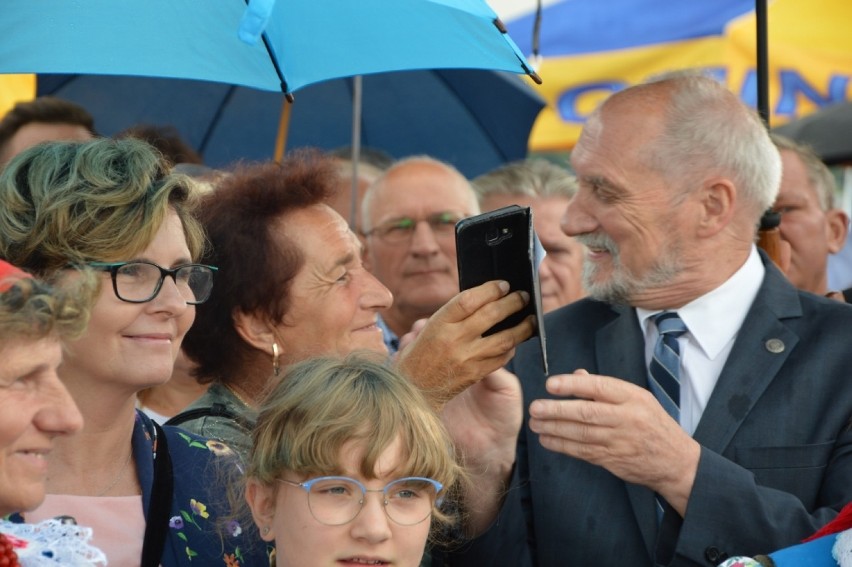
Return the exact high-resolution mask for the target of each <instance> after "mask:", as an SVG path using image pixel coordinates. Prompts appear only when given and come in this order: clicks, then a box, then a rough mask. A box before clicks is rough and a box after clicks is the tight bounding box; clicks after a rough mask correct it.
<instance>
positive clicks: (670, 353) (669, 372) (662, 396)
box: [648, 311, 687, 423]
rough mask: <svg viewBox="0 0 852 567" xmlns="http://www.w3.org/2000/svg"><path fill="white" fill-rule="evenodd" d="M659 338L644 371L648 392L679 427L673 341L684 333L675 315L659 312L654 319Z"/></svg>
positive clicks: (677, 352) (677, 359)
mask: <svg viewBox="0 0 852 567" xmlns="http://www.w3.org/2000/svg"><path fill="white" fill-rule="evenodd" d="M654 323H656V325H657V330H658V331H659V336H658V337H657V343H656V344H655V345H654V356H653V358H652V359H651V364H650V365H649V367H648V379H649V381H650V384H651V391H652V392H654V395H655V396H656V397H657V399H658V400H659V401H660V404H662V406H663V407H664V408H665V410H666V411H667V412H668V413H669V415H670V416H672V418H674V420H675V421H677V422H678V423H680V346H678V343H677V338H678V337H679V336H681V335H682V334H684V333H685V332H686V331H687V329H686V325H685V324H684V323H683V321H682V320H681V318H680V317H678V316H677V313H675V312H673V311H663V312H662V313H660V314H658V315H656V316H654Z"/></svg>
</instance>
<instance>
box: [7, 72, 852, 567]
mask: <svg viewBox="0 0 852 567" xmlns="http://www.w3.org/2000/svg"><path fill="white" fill-rule="evenodd" d="M365 157H371V158H374V159H371V160H370V161H369V162H366V161H365V162H364V163H359V164H353V163H352V162H351V160H349V159H348V154H346V153H345V152H340V153H337V154H335V153H326V152H321V151H319V150H300V151H293V152H291V153H289V154H288V155H287V156H285V157H284V158H283V159H282V160H281V161H280V163H275V162H264V163H243V164H238V165H235V166H234V167H232V168H226V169H223V170H221V171H212V170H210V169H209V168H205V167H204V166H203V156H200V155H198V154H197V153H195V152H194V151H193V150H192V149H191V148H188V147H186V146H185V145H184V144H182V142H181V140H180V138H179V135H177V134H176V133H175V132H174V131H173V130H170V129H168V128H160V127H152V126H147V125H140V126H139V127H137V128H133V129H129V130H128V131H126V132H122V133H121V134H120V135H117V136H114V137H112V138H105V137H100V136H98V134H97V131H96V129H95V124H94V121H93V120H92V119H91V116H89V115H88V113H87V112H86V111H85V109H82V108H79V107H77V106H76V105H73V104H71V103H69V102H67V101H62V100H58V99H50V98H43V99H36V100H34V101H31V102H27V103H21V104H19V105H18V106H17V107H16V108H15V109H13V110H12V111H11V112H10V113H9V114H8V115H7V116H6V117H4V118H2V119H1V120H0V359H2V361H3V362H2V363H0V399H1V400H3V401H4V407H7V408H8V407H14V408H16V411H13V412H6V413H5V417H3V418H2V419H0V510H2V516H3V520H2V521H0V561H2V560H3V558H4V557H5V558H8V559H9V561H18V562H19V563H20V564H21V565H25V566H26V565H42V564H49V563H36V562H35V561H36V559H38V560H39V561H47V560H49V561H52V562H53V563H52V564H57V565H98V564H107V563H108V564H110V565H119V566H124V565H127V566H137V565H141V566H143V567H149V566H157V565H162V566H166V567H168V566H177V565H184V566H188V565H191V564H195V565H199V564H201V565H224V566H227V567H236V566H255V565H258V566H270V565H277V566H279V567H297V566H298V567H305V566H308V567H309V566H312V565H317V566H319V565H329V564H344V565H357V564H370V565H398V566H406V567H414V566H417V565H422V566H423V567H442V566H447V567H459V566H474V565H475V566H480V565H483V566H492V565H494V566H504V565H505V566H507V567H524V566H531V567H532V566H541V567H548V566H557V565H559V566H562V565H577V566H588V565H601V566H612V567H615V566H621V565H625V564H626V565H631V566H637V567H642V566H646V565H647V566H649V567H651V566H656V565H665V566H683V567H693V566H718V565H725V566H726V567H728V566H733V565H748V564H754V565H771V564H776V565H778V567H784V565H793V564H795V563H793V562H792V561H794V560H792V559H790V557H793V556H794V554H791V553H790V552H789V551H788V550H789V549H796V550H800V549H805V550H806V551H805V553H811V554H818V555H819V557H820V560H825V561H836V560H837V561H839V559H833V558H832V557H831V556H830V554H831V553H832V551H831V550H832V548H834V553H835V557H839V556H840V555H842V550H841V551H838V549H839V548H840V547H841V546H842V545H846V546H848V547H849V550H847V553H846V556H847V557H848V556H852V545H850V543H848V542H849V540H852V536H850V538H849V539H844V538H842V537H839V536H838V532H841V531H843V530H844V529H846V528H848V527H850V526H848V525H847V524H848V523H849V522H848V520H846V519H845V518H846V517H847V516H850V515H852V510H850V509H849V508H844V507H845V506H846V505H847V504H849V503H850V502H852V483H850V482H849V479H850V478H852V450H850V447H852V394H850V393H849V388H848V387H847V386H845V383H846V379H847V376H846V374H847V372H848V368H850V367H852V354H850V351H849V350H847V349H846V348H845V347H844V346H843V345H844V341H843V336H844V335H843V333H844V329H845V328H848V327H849V326H850V325H852V310H850V309H849V307H848V306H847V305H845V302H846V298H847V297H850V296H852V292H849V290H831V289H829V287H828V280H827V259H828V257H829V255H830V254H833V253H836V252H838V251H839V250H840V249H841V247H842V245H843V243H844V242H845V240H846V237H847V233H848V224H849V218H848V215H847V214H846V213H845V212H843V211H842V210H840V209H839V208H837V207H836V206H835V204H834V185H833V178H832V176H831V173H830V171H828V170H827V168H826V167H825V166H824V165H823V164H822V163H821V162H820V161H819V159H818V158H817V157H816V156H815V155H814V154H813V153H812V152H810V151H809V150H808V149H807V148H805V147H802V146H800V145H798V144H796V143H795V142H793V141H791V140H787V139H784V138H781V137H777V136H775V135H770V134H769V133H768V132H767V131H766V128H765V126H764V125H763V124H762V122H761V121H760V119H759V118H758V117H757V116H756V114H755V113H754V112H753V111H752V110H750V109H749V108H747V107H746V106H745V105H744V104H743V103H742V102H741V101H739V100H738V99H737V97H736V96H734V95H733V94H732V93H730V92H729V91H728V90H727V89H726V88H725V87H723V86H722V85H721V84H720V83H718V82H716V81H715V80H714V79H711V78H708V77H705V76H701V75H698V74H694V73H683V74H678V75H673V76H668V77H664V78H659V79H656V80H653V81H649V82H647V83H644V84H641V85H637V86H633V87H629V88H627V89H625V90H623V91H620V92H618V93H616V94H613V95H611V96H610V97H609V98H608V99H607V100H605V101H604V102H603V103H602V104H601V105H600V106H599V107H598V108H597V109H596V110H595V111H594V112H593V113H592V114H591V116H590V117H589V119H588V121H587V123H586V125H585V126H584V128H583V132H582V134H581V136H580V138H579V140H578V142H577V145H576V147H575V148H574V149H573V150H572V152H571V156H570V159H571V171H569V170H568V169H566V168H563V167H562V166H558V165H555V164H553V163H551V162H548V161H545V160H543V159H529V160H524V161H521V162H513V163H509V164H506V165H505V166H503V167H500V168H498V169H496V170H494V171H491V172H487V173H485V174H483V175H481V176H479V177H476V178H474V179H470V180H469V179H467V178H466V177H465V176H464V175H462V174H461V173H460V172H459V171H458V170H457V169H456V168H455V167H454V166H453V165H452V164H450V163H445V162H442V161H439V160H437V159H434V158H432V157H430V156H425V155H419V156H409V157H404V158H401V159H397V160H395V159H392V158H390V157H389V156H387V155H385V154H383V153H382V152H380V151H377V152H367V153H366V154H365ZM356 165H357V167H356ZM355 169H357V171H358V172H360V176H359V178H358V179H354V180H353V172H354V170H355ZM510 204H517V205H521V206H524V207H529V208H530V209H531V211H532V213H533V221H534V228H535V232H536V235H537V237H538V241H539V242H540V243H541V246H542V248H543V249H544V252H545V256H544V258H543V259H542V260H541V262H540V265H539V267H538V269H539V279H540V287H541V301H542V305H543V307H544V311H545V312H546V315H545V316H544V318H543V320H540V321H537V320H535V318H534V317H530V318H528V319H525V320H523V321H522V322H520V323H519V324H517V325H516V326H514V327H511V328H508V329H505V330H502V331H500V332H498V333H494V334H488V333H486V331H487V330H488V329H491V328H492V327H493V326H494V325H495V324H496V323H499V322H500V321H502V320H504V319H505V318H507V317H508V316H510V315H511V314H513V313H515V312H517V311H519V310H521V309H522V308H523V307H524V306H525V305H526V304H527V303H528V302H530V301H534V300H535V298H532V297H530V294H529V293H528V292H527V291H525V290H514V289H509V286H508V284H507V283H506V282H501V281H492V282H487V283H485V284H483V285H481V286H478V287H474V288H472V289H468V290H466V291H460V290H459V283H458V258H457V255H456V246H455V225H456V223H457V222H458V221H460V220H461V219H463V218H467V217H471V216H474V215H477V214H479V213H480V212H487V211H490V210H494V209H497V208H500V207H503V206H506V205H510ZM768 210H774V211H775V212H777V213H779V214H780V215H781V222H780V226H779V229H780V235H781V238H782V240H783V242H784V243H785V245H786V246H788V251H789V258H788V259H787V260H785V261H784V262H779V264H780V265H776V261H777V260H776V259H774V258H771V257H769V256H768V255H767V254H766V253H765V252H764V251H762V250H761V249H760V248H759V247H758V246H757V245H756V237H757V229H758V226H759V225H760V219H761V217H762V216H763V215H764V213H766V211H768ZM536 327H541V328H542V329H543V330H544V331H546V333H547V336H548V343H547V344H548V347H547V350H548V353H547V354H548V360H549V367H550V368H549V373H548V374H545V371H544V368H543V365H542V357H541V353H540V349H541V346H540V344H539V343H538V341H537V340H531V341H528V340H527V339H529V338H530V337H531V336H532V335H533V334H534V331H535V329H536ZM371 493H373V494H371ZM808 537H811V538H812V541H813V542H816V543H810V544H805V545H804V546H800V545H798V544H800V543H801V542H802V541H803V540H804V539H805V538H808ZM844 542H846V543H844ZM791 546H796V547H795V548H793V547H791ZM813 550H818V551H813ZM826 550H827V551H826ZM796 553H799V551H797V552H796ZM36 554H37V555H38V558H36V557H35V556H36ZM797 557H798V556H797ZM45 558H47V559H45ZM773 561H774V562H776V563H773ZM785 561H787V563H785ZM749 562H752V563H749ZM9 564H14V563H9ZM814 564H819V565H823V564H824V565H834V564H837V563H829V562H826V563H814ZM841 564H842V563H841Z"/></svg>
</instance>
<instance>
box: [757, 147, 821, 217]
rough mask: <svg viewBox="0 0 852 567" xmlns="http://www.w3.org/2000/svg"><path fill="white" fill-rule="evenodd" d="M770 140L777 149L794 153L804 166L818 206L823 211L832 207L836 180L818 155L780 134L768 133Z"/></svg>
mask: <svg viewBox="0 0 852 567" xmlns="http://www.w3.org/2000/svg"><path fill="white" fill-rule="evenodd" d="M770 137H771V138H772V142H773V143H774V144H775V147H776V148H778V149H779V150H788V151H791V152H793V153H794V154H796V156H798V158H799V159H800V160H802V164H803V165H804V166H805V172H806V173H807V175H808V181H809V182H810V184H811V186H813V188H814V190H815V191H816V195H817V199H819V206H820V208H821V209H822V210H823V211H828V210H830V209H833V208H834V206H835V202H834V201H835V191H836V189H837V182H836V181H835V180H834V174H832V173H831V170H830V169H829V168H828V166H827V165H825V163H823V161H822V160H821V159H820V158H819V156H818V155H816V153H815V152H814V151H813V150H812V149H811V148H810V147H809V146H806V145H804V144H800V143H798V142H796V141H795V140H791V139H790V138H787V137H786V136H782V135H780V134H774V133H773V134H770Z"/></svg>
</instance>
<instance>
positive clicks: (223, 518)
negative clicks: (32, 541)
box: [13, 410, 272, 567]
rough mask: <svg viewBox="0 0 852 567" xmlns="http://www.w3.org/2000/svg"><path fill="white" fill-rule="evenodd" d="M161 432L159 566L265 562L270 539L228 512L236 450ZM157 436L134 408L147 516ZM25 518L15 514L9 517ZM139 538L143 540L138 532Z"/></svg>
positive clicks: (231, 566)
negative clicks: (163, 472)
mask: <svg viewBox="0 0 852 567" xmlns="http://www.w3.org/2000/svg"><path fill="white" fill-rule="evenodd" d="M162 431H163V432H164V433H165V436H166V441H167V445H168V451H169V457H170V459H171V463H172V471H173V474H172V476H173V492H172V501H171V510H170V513H169V518H168V520H167V522H168V525H166V526H164V527H165V530H166V536H165V547H164V550H163V555H162V558H161V561H160V565H161V566H162V567H190V566H194V567H202V566H203V567H208V566H209V567H215V566H217V565H223V566H227V567H246V566H248V567H253V566H264V567H265V566H268V565H269V554H270V553H271V551H272V548H271V547H270V546H269V544H267V543H266V542H264V541H262V540H261V539H260V537H259V536H258V535H257V531H256V530H255V529H244V527H243V526H242V525H240V522H239V521H238V520H236V519H233V518H232V517H231V513H232V511H231V509H230V506H229V503H228V487H227V485H228V483H231V482H235V481H238V480H239V476H240V474H241V472H240V469H239V466H238V463H239V460H238V458H237V457H236V454H235V453H234V452H233V451H232V450H231V449H230V448H229V447H228V446H227V445H225V444H224V443H222V442H221V441H215V440H208V439H205V438H203V437H199V436H197V435H194V434H192V433H189V432H188V431H184V430H183V429H180V428H178V427H171V426H163V428H162ZM159 441H160V440H159V439H158V437H157V430H156V429H155V427H154V424H153V422H152V421H151V419H150V418H149V417H148V416H147V415H145V414H144V413H143V412H141V411H139V410H137V411H136V422H135V424H134V427H133V437H132V447H133V456H134V457H135V462H136V474H137V476H138V478H139V483H140V485H141V486H142V507H143V510H144V513H145V517H146V518H149V517H150V514H149V510H150V508H151V496H152V490H153V486H154V482H155V467H154V463H155V459H156V456H157V450H158V446H159V447H161V446H162V444H161V443H160V442H159ZM69 515H70V516H73V515H74V514H73V512H72V513H70V514H69ZM24 519H25V518H21V517H20V516H19V515H16V516H15V517H14V518H13V521H22V520H24ZM151 521H156V520H151ZM246 528H248V526H246ZM139 537H140V539H142V534H139Z"/></svg>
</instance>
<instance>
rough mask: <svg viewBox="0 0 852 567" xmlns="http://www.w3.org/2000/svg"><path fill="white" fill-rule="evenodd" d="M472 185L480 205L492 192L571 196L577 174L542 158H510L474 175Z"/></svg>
mask: <svg viewBox="0 0 852 567" xmlns="http://www.w3.org/2000/svg"><path fill="white" fill-rule="evenodd" d="M471 185H472V186H473V190H474V192H475V193H476V196H477V198H478V199H479V203H480V205H481V204H482V201H483V200H484V199H485V198H486V197H489V196H491V195H512V196H518V197H531V198H536V197H567V198H568V199H570V198H571V197H573V196H574V194H575V193H576V192H577V178H576V177H574V175H573V174H572V173H571V172H570V171H568V170H567V169H565V168H564V167H560V166H558V165H556V164H555V163H552V162H550V161H547V160H546V159H541V158H532V159H527V160H517V161H513V162H509V163H507V164H506V165H502V166H500V167H498V168H496V169H493V170H491V171H489V172H487V173H484V174H482V175H480V176H479V177H476V178H474V180H473V181H472V182H471Z"/></svg>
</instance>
